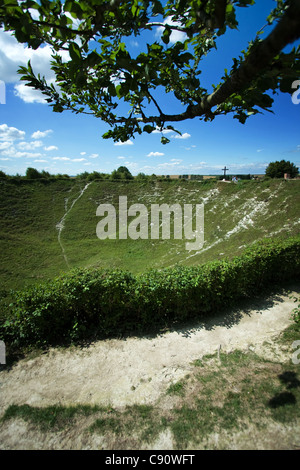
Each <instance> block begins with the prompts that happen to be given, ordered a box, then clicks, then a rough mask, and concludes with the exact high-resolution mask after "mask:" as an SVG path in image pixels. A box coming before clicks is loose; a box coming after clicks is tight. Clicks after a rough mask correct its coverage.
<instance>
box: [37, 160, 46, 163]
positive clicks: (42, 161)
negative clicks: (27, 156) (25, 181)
mask: <svg viewBox="0 0 300 470" xmlns="http://www.w3.org/2000/svg"><path fill="white" fill-rule="evenodd" d="M33 162H34V163H48V160H34V161H33Z"/></svg>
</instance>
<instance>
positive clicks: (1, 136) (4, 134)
mask: <svg viewBox="0 0 300 470" xmlns="http://www.w3.org/2000/svg"><path fill="white" fill-rule="evenodd" d="M24 137H25V132H24V131H20V130H19V129H16V127H8V125H7V124H1V125H0V140H2V141H3V140H4V141H12V140H17V139H24Z"/></svg>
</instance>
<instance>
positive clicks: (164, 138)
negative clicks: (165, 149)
mask: <svg viewBox="0 0 300 470" xmlns="http://www.w3.org/2000/svg"><path fill="white" fill-rule="evenodd" d="M160 141H161V143H162V144H163V145H166V144H168V143H169V142H170V139H167V137H164V136H162V137H161V139H160Z"/></svg>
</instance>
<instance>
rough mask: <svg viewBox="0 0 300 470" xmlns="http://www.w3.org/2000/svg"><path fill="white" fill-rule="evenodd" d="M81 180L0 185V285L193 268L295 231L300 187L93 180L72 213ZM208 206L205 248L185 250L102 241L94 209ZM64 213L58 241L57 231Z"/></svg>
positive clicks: (179, 244)
mask: <svg viewBox="0 0 300 470" xmlns="http://www.w3.org/2000/svg"><path fill="white" fill-rule="evenodd" d="M84 186H85V182H78V181H74V180H69V181H68V180H60V181H54V182H49V183H47V184H45V183H42V182H40V181H33V182H22V183H21V184H19V185H18V184H13V183H9V182H4V181H1V182H0V250H1V267H0V281H1V287H2V288H5V289H8V288H20V287H23V286H24V285H26V284H31V283H35V282H38V281H40V280H43V279H47V278H52V277H53V276H55V275H57V274H58V273H60V272H62V271H66V270H68V269H69V268H70V267H71V268H72V267H78V266H84V267H87V266H106V267H119V268H122V269H127V270H129V271H132V272H133V273H139V272H142V271H144V270H146V269H149V268H151V267H154V268H160V267H164V266H172V265H174V264H176V263H182V264H187V265H191V264H198V263H203V262H205V261H208V260H211V259H215V258H221V257H224V256H228V257H231V256H234V255H236V254H239V253H241V252H242V250H243V248H244V247H245V246H247V245H249V244H250V243H252V242H254V241H256V240H258V239H260V238H263V237H265V236H289V235H293V234H296V233H299V227H300V224H299V222H300V219H299V207H300V191H299V189H300V181H299V180H298V181H283V180H268V181H264V182H256V181H244V182H240V183H239V184H233V183H231V184H226V183H222V182H219V183H213V182H210V183H206V184H204V183H199V182H182V181H177V182H172V183H167V182H156V183H150V182H147V183H141V182H131V181H130V182H111V181H95V182H92V183H91V184H90V185H89V186H88V188H87V189H86V191H85V192H84V193H83V194H82V196H81V197H80V198H79V199H78V200H77V201H76V203H75V204H74V206H73V207H71V206H72V202H74V201H75V200H76V198H78V196H79V195H80V192H81V190H82V189H83V188H84ZM119 196H127V198H128V207H129V206H130V205H131V204H134V203H142V204H145V205H146V206H147V207H148V211H149V212H150V205H151V204H154V203H156V204H162V203H168V204H174V203H180V204H184V203H185V204H200V203H202V202H204V204H205V227H204V228H205V244H204V247H203V250H201V251H200V252H196V251H192V252H188V251H187V250H186V249H185V242H186V240H174V239H173V236H172V235H171V239H170V240H131V239H127V240H119V239H118V236H117V239H116V240H99V239H98V238H97V236H96V225H97V223H98V221H99V220H100V218H99V217H97V216H96V209H97V207H98V205H99V204H103V203H112V204H113V205H114V206H115V207H117V206H118V200H119ZM66 211H69V212H68V213H67V215H66V217H65V220H64V229H63V230H62V232H61V243H62V246H63V248H64V252H65V255H66V258H67V261H68V265H67V263H66V261H65V259H64V256H63V253H62V249H61V246H60V244H59V242H58V230H57V228H56V225H57V224H58V222H60V220H61V219H62V217H63V216H64V215H65V213H66ZM149 222H150V221H149Z"/></svg>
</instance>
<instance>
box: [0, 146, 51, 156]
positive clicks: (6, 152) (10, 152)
mask: <svg viewBox="0 0 300 470" xmlns="http://www.w3.org/2000/svg"><path fill="white" fill-rule="evenodd" d="M1 155H3V156H4V157H11V158H39V157H42V156H43V155H42V154H41V153H34V152H19V151H18V150H17V149H16V148H15V147H14V146H11V147H9V148H7V149H6V150H3V151H2V152H1Z"/></svg>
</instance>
